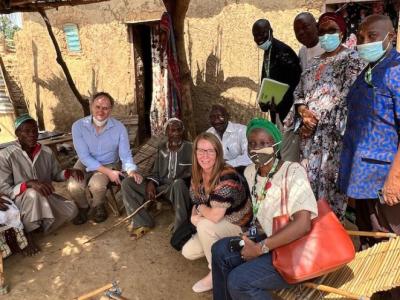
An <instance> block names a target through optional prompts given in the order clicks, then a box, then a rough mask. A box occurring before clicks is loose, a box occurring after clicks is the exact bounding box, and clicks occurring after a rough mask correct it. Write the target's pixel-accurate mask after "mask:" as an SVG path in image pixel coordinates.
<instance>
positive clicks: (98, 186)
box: [68, 92, 142, 225]
mask: <svg viewBox="0 0 400 300" xmlns="http://www.w3.org/2000/svg"><path fill="white" fill-rule="evenodd" d="M113 106H114V99H113V98H112V97H111V95H109V94H108V93H104V92H101V93H97V94H95V95H94V96H93V98H92V101H91V103H90V109H91V112H92V114H91V115H90V116H87V117H84V118H82V119H80V120H78V121H76V122H75V123H74V124H73V125H72V138H73V142H74V147H75V150H76V152H77V154H78V158H79V159H78V161H77V162H76V164H75V166H74V168H76V169H79V170H82V171H83V172H84V174H85V178H84V180H83V181H76V180H74V179H71V180H70V181H69V182H68V191H69V192H70V194H71V196H72V198H73V199H74V201H75V203H76V204H77V205H78V207H79V214H78V216H77V217H76V218H75V219H74V221H73V223H74V224H75V225H80V224H83V223H85V222H86V221H87V213H88V211H89V203H88V201H87V199H86V187H89V191H90V193H91V195H92V202H91V207H93V208H94V221H95V222H96V223H101V222H104V221H105V220H106V219H107V211H106V209H105V205H104V203H105V200H106V193H107V185H108V183H109V182H114V183H116V184H121V179H120V177H121V176H123V175H122V173H121V171H120V170H121V162H122V169H123V170H124V171H125V172H126V173H127V174H128V176H129V177H133V178H134V180H135V181H136V182H137V183H138V184H140V183H141V182H142V176H140V175H139V173H137V172H136V169H137V167H136V165H135V164H134V163H133V159H132V152H131V150H130V147H129V138H128V132H127V130H126V128H125V126H124V125H123V124H122V123H121V122H119V121H118V120H116V119H114V118H112V117H111V112H112V109H113Z"/></svg>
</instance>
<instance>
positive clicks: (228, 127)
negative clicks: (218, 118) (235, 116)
mask: <svg viewBox="0 0 400 300" xmlns="http://www.w3.org/2000/svg"><path fill="white" fill-rule="evenodd" d="M225 132H235V128H234V126H233V123H232V122H231V121H228V126H226V129H225Z"/></svg>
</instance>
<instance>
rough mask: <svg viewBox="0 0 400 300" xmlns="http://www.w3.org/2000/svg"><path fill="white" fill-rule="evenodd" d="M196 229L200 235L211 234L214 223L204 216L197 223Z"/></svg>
mask: <svg viewBox="0 0 400 300" xmlns="http://www.w3.org/2000/svg"><path fill="white" fill-rule="evenodd" d="M196 229H197V232H198V233H199V234H200V235H203V234H205V233H206V234H212V233H215V223H214V222H213V221H210V220H208V219H206V218H203V219H202V220H200V221H199V223H197V226H196Z"/></svg>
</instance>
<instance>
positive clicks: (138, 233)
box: [130, 226, 151, 241]
mask: <svg viewBox="0 0 400 300" xmlns="http://www.w3.org/2000/svg"><path fill="white" fill-rule="evenodd" d="M149 231H151V228H150V227H145V226H143V227H139V228H135V229H133V230H132V232H131V235H130V236H131V238H132V240H134V241H136V240H138V239H140V238H142V237H143V236H144V235H146V233H148V232H149Z"/></svg>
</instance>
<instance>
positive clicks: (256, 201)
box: [251, 159, 279, 223]
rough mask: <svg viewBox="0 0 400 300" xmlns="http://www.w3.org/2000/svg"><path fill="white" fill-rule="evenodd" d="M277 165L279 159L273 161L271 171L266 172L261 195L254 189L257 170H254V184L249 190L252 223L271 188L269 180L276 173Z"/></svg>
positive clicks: (255, 187)
mask: <svg viewBox="0 0 400 300" xmlns="http://www.w3.org/2000/svg"><path fill="white" fill-rule="evenodd" d="M278 164H279V159H275V161H274V164H273V166H272V168H271V170H270V171H269V172H268V175H267V177H266V179H265V183H264V185H263V187H262V189H261V193H260V194H258V193H257V191H256V189H257V176H258V175H257V173H258V170H256V174H255V176H254V184H253V187H252V189H251V202H252V206H253V223H254V221H255V220H256V218H257V214H258V211H259V210H260V207H261V202H262V201H263V200H264V199H265V196H266V194H267V190H268V189H269V188H270V187H271V178H272V176H273V175H274V174H275V172H276V168H277V166H278Z"/></svg>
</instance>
